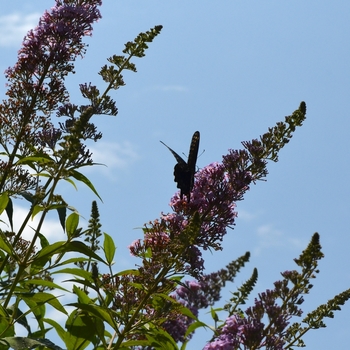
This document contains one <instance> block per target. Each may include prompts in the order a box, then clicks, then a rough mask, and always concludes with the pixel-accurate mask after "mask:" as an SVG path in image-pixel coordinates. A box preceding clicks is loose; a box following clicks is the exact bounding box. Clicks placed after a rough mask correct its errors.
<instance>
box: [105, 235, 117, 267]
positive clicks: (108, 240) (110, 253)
mask: <svg viewBox="0 0 350 350" xmlns="http://www.w3.org/2000/svg"><path fill="white" fill-rule="evenodd" d="M104 235H105V239H104V242H103V250H104V252H105V257H106V261H107V262H108V264H109V265H111V264H112V262H113V259H114V254H115V250H116V248H115V244H114V241H113V239H112V237H111V236H110V235H109V234H107V233H104Z"/></svg>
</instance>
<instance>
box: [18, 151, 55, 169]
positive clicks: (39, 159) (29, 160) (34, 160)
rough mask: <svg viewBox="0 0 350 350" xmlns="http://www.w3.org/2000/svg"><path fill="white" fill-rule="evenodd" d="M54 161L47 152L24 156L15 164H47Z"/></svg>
mask: <svg viewBox="0 0 350 350" xmlns="http://www.w3.org/2000/svg"><path fill="white" fill-rule="evenodd" d="M54 162H55V161H54V160H53V159H52V158H51V157H50V156H48V155H47V154H44V153H43V154H41V155H40V156H29V157H24V158H22V159H20V160H18V161H17V163H16V164H27V165H29V166H31V165H32V164H38V165H40V164H49V163H54Z"/></svg>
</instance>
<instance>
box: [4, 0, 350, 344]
mask: <svg viewBox="0 0 350 350" xmlns="http://www.w3.org/2000/svg"><path fill="white" fill-rule="evenodd" d="M99 6H101V1H98V0H79V1H78V0H56V6H55V7H53V8H52V9H51V10H50V12H45V13H44V15H43V16H42V17H41V19H40V21H39V24H38V26H37V27H36V28H35V29H34V30H31V31H30V32H28V34H27V36H26V37H25V39H24V42H23V46H22V48H21V50H20V51H19V54H18V61H17V63H16V65H15V66H14V67H12V68H8V69H7V70H6V77H7V79H8V90H7V93H6V94H7V99H6V100H4V101H3V102H2V104H1V105H0V130H1V131H0V144H1V147H2V150H1V156H2V158H1V161H0V167H1V175H0V214H3V215H5V214H6V215H7V217H8V221H9V229H8V230H5V229H3V230H1V231H0V287H1V289H0V294H1V304H0V316H1V317H0V349H1V350H2V349H9V348H13V349H17V350H20V349H34V348H35V349H57V350H59V349H61V347H60V346H58V345H57V344H55V343H54V340H53V339H56V338H55V337H53V335H52V334H53V333H54V332H55V333H56V334H57V335H58V337H59V338H60V339H61V340H62V343H63V344H64V348H65V349H68V350H78V349H79V350H82V349H85V348H87V347H90V348H93V349H96V350H97V349H179V348H182V349H185V347H186V344H187V343H188V342H189V341H190V339H191V336H192V335H193V333H194V332H195V330H196V329H197V328H199V327H208V328H211V329H212V330H213V336H212V339H211V340H210V341H209V342H208V343H207V345H206V346H205V349H259V348H266V349H287V348H292V347H293V346H304V343H303V340H302V336H303V335H304V334H305V332H306V331H308V330H310V329H316V328H321V327H325V323H324V318H325V317H333V312H334V311H335V310H339V309H340V306H341V305H343V304H344V303H345V302H346V301H347V300H348V298H349V297H350V290H347V291H345V292H343V293H340V294H339V295H337V296H336V297H334V298H333V299H332V300H330V301H328V302H327V303H326V304H324V305H321V306H320V307H318V308H317V309H316V310H315V311H313V312H310V313H309V314H308V315H307V316H306V317H305V318H304V319H303V320H301V321H297V320H298V318H299V317H300V316H301V309H300V305H301V304H302V303H303V302H304V297H303V296H304V295H305V294H308V293H309V291H310V289H311V288H312V284H311V280H312V279H313V278H315V276H316V274H317V273H318V269H317V266H318V261H319V260H320V259H321V258H322V257H323V254H322V252H321V246H320V243H319V235H318V234H317V233H316V234H314V235H313V237H312V239H311V242H310V244H309V245H308V247H307V248H306V249H305V250H304V251H303V253H302V254H301V255H300V257H299V258H298V259H295V263H296V264H297V266H298V268H299V269H300V271H297V270H292V271H285V272H283V273H282V277H283V278H282V280H280V281H277V282H275V283H274V288H273V289H272V290H267V291H265V292H263V293H260V294H258V296H257V298H256V299H255V301H254V305H253V306H251V307H248V308H247V309H246V310H242V307H243V305H245V303H246V302H247V301H248V297H249V296H250V294H251V292H252V290H253V288H254V286H255V284H256V281H257V278H258V273H257V270H256V269H254V271H253V273H252V276H251V278H250V279H249V280H248V281H247V282H246V283H244V284H243V285H242V286H240V287H239V288H238V289H237V291H236V292H233V293H232V298H231V299H230V301H229V303H228V304H226V305H224V306H223V307H222V308H215V304H216V303H217V302H218V301H219V300H220V296H221V290H222V289H223V288H224V287H225V286H226V284H227V283H228V282H233V281H234V278H235V277H236V275H237V274H238V272H239V271H240V270H241V269H242V268H243V267H244V266H245V264H246V263H247V262H248V261H249V257H250V254H249V253H246V254H244V255H243V256H241V257H239V258H238V259H236V260H233V261H232V262H231V263H230V264H228V265H227V266H226V267H225V268H223V269H221V270H219V271H217V272H214V273H210V274H206V273H205V269H204V260H203V258H202V250H207V249H210V250H213V251H219V250H222V249H223V247H222V240H223V237H224V235H225V234H226V233H227V229H228V228H232V227H233V225H234V223H235V218H236V216H237V213H236V211H235V203H236V202H237V201H239V200H242V199H243V197H244V194H245V192H246V191H248V190H249V189H250V185H251V184H252V183H255V182H256V181H257V180H262V179H264V178H265V177H266V175H267V164H268V161H269V160H271V161H277V160H278V152H279V151H280V150H281V149H282V148H283V147H284V146H285V145H286V144H287V143H288V142H289V140H290V139H291V137H292V135H293V133H294V132H295V130H296V128H297V127H299V126H301V125H302V123H303V121H304V120H305V115H306V105H305V103H304V102H301V104H300V106H299V108H298V109H297V110H296V111H295V112H293V113H292V115H290V116H288V117H286V118H285V121H284V122H279V123H277V125H276V126H275V127H273V128H270V129H268V131H267V132H266V133H265V134H264V135H263V136H261V137H260V139H254V140H252V141H249V142H248V141H247V142H243V149H240V150H230V151H229V152H228V154H226V155H224V156H223V160H222V162H221V163H218V162H216V163H212V164H210V165H208V166H206V167H204V168H203V169H200V170H199V171H198V172H197V173H196V174H195V182H194V186H193V189H192V192H191V193H190V194H189V198H188V200H187V198H186V199H182V198H181V197H182V196H181V194H179V193H177V194H175V195H174V197H173V198H172V199H171V209H172V212H171V213H168V214H162V216H161V217H160V218H159V219H156V220H154V221H151V222H149V223H147V224H146V225H145V226H144V228H143V234H144V237H143V239H139V240H137V241H135V242H133V243H132V244H131V246H130V252H131V253H132V255H134V256H135V257H137V258H139V259H140V265H139V266H138V268H136V269H132V270H127V271H120V272H115V271H113V261H114V257H115V251H116V248H115V243H114V241H113V239H112V237H111V236H110V235H109V234H107V233H104V235H102V232H101V230H100V229H101V223H100V218H99V211H98V208H97V204H96V202H93V203H92V210H91V219H90V221H89V225H88V227H87V228H85V229H84V228H83V227H80V226H79V213H78V211H77V210H76V209H75V208H72V207H71V206H70V205H69V204H68V203H67V201H66V200H65V199H64V198H63V197H62V195H60V194H59V193H58V184H59V183H61V182H62V181H66V182H68V183H69V184H70V185H72V186H74V187H76V183H77V182H82V183H84V184H85V185H86V186H88V187H89V188H90V189H91V190H92V191H93V192H94V193H95V194H96V196H97V197H99V194H98V193H97V191H96V189H95V187H94V185H93V184H92V183H91V182H90V180H89V179H88V178H87V177H86V176H85V175H83V174H82V173H81V171H80V169H81V168H82V167H85V166H93V165H94V163H93V160H92V158H91V153H90V151H89V150H88V148H87V145H86V142H87V141H88V140H93V141H95V142H97V141H98V140H100V139H101V137H102V134H101V133H100V132H98V130H97V127H96V126H95V124H94V123H93V122H92V117H93V116H94V115H96V114H107V115H116V114H117V112H118V110H117V107H116V104H115V102H114V101H113V99H112V98H111V97H110V96H109V92H110V91H111V90H117V89H118V88H119V87H121V86H123V85H125V83H124V80H123V76H122V73H123V71H124V70H131V71H134V72H136V66H135V64H134V63H133V62H131V59H132V58H133V57H138V58H141V57H143V56H144V55H145V51H146V49H147V48H148V44H149V43H151V42H152V41H153V40H154V39H155V37H156V36H157V35H158V34H159V33H160V31H161V29H162V27H161V26H155V27H154V28H152V29H150V30H149V31H146V32H144V33H141V34H139V35H138V36H137V37H136V38H135V40H134V41H132V42H128V43H127V44H126V45H125V48H124V50H123V54H124V55H120V56H117V55H114V56H112V57H110V58H109V59H108V61H109V63H110V65H105V66H103V67H102V68H101V70H100V72H99V74H100V75H101V77H102V78H103V80H104V82H105V83H106V88H105V90H104V91H103V93H100V91H99V90H98V89H97V87H96V86H93V85H91V84H81V85H80V91H81V93H82V96H83V97H84V98H86V99H87V100H88V104H87V105H80V106H78V105H75V104H73V103H71V102H70V99H69V94H68V91H67V89H66V87H65V77H66V76H67V75H68V74H71V73H73V72H74V61H75V59H76V57H77V56H82V55H83V54H84V53H85V44H84V43H83V42H82V38H83V37H84V36H85V35H91V32H92V24H93V23H94V22H96V21H97V20H98V19H100V18H101V15H100V12H99ZM56 118H59V119H58V120H60V121H59V122H58V121H57V119H56ZM21 197H22V198H24V199H25V200H27V201H28V202H29V203H30V208H29V209H28V213H27V215H26V217H25V219H24V220H23V222H22V223H21V225H20V228H19V229H18V230H17V231H16V232H14V228H13V221H14V218H15V213H14V209H13V201H14V200H17V199H18V198H21ZM50 211H55V212H57V214H58V216H57V219H58V220H59V222H60V224H61V226H62V229H63V230H64V231H65V233H66V239H65V240H63V241H55V242H53V243H51V242H48V240H47V239H46V238H45V236H44V235H43V234H42V233H41V231H42V225H43V223H44V221H45V220H46V218H47V214H48V213H49V212H50ZM35 216H37V217H38V218H39V221H38V224H37V226H36V227H34V228H33V237H32V240H31V241H26V240H25V239H23V238H22V235H23V232H24V229H25V228H26V227H28V226H29V220H30V219H31V218H33V217H35ZM101 240H102V242H101ZM38 246H40V249H38ZM101 249H102V252H103V257H101V256H100V252H99V251H100V250H101ZM69 253H74V255H73V257H72V255H71V254H69ZM102 271H104V272H102ZM57 275H64V276H67V275H68V276H69V277H67V282H69V283H71V284H72V285H73V288H72V290H71V291H69V290H67V288H65V285H60V284H56V283H55V281H54V276H57ZM186 277H191V278H193V280H186ZM70 293H71V294H73V295H74V296H75V298H76V301H75V302H72V303H70V304H69V305H66V306H63V305H62V303H61V301H60V300H62V299H61V298H60V297H59V296H57V295H58V294H60V295H67V294H70ZM68 307H69V308H68ZM208 308H210V311H211V315H212V317H213V320H214V324H215V325H214V327H210V326H207V325H206V324H204V323H203V322H202V321H200V320H199V318H198V314H199V310H201V309H208ZM47 309H55V310H56V312H58V313H60V314H62V316H63V317H65V320H66V321H65V324H64V325H62V324H60V323H59V322H57V321H56V320H54V319H52V318H48V317H47ZM68 310H71V311H68ZM222 312H226V313H227V318H226V319H225V320H224V321H220V320H219V313H222ZM29 318H31V319H33V318H34V320H35V322H34V321H33V322H31V323H29V322H28V319H29ZM292 319H293V322H294V323H291V321H292ZM294 320H295V321H294ZM33 323H35V329H36V330H35V331H33ZM18 325H20V326H22V327H24V329H25V330H26V332H27V336H26V337H18V336H16V328H15V327H16V326H18Z"/></svg>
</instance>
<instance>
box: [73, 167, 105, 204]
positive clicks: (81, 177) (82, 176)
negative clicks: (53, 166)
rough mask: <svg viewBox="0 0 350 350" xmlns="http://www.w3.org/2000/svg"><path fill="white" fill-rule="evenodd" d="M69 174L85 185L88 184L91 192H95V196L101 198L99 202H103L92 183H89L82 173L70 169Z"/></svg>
mask: <svg viewBox="0 0 350 350" xmlns="http://www.w3.org/2000/svg"><path fill="white" fill-rule="evenodd" d="M70 175H71V176H72V177H74V178H75V179H76V180H78V181H81V182H83V183H84V184H85V185H86V186H88V187H89V188H90V190H91V191H92V192H94V193H95V194H96V196H97V197H98V198H99V199H100V200H101V202H103V200H102V198H101V197H100V195H99V194H98V193H97V191H96V189H95V187H94V185H93V184H92V183H91V181H90V180H89V179H88V178H87V177H86V176H85V175H83V174H82V173H79V172H78V171H76V170H70Z"/></svg>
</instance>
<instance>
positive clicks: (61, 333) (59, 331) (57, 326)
mask: <svg viewBox="0 0 350 350" xmlns="http://www.w3.org/2000/svg"><path fill="white" fill-rule="evenodd" d="M43 321H44V322H45V323H48V324H49V325H51V326H52V327H54V328H55V330H56V332H57V334H58V336H59V337H60V338H61V339H62V340H63V342H64V343H65V344H66V346H67V343H66V335H67V332H66V331H65V330H64V329H63V327H62V326H61V325H60V324H59V323H57V322H56V321H54V320H52V319H49V318H44V319H43Z"/></svg>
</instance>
